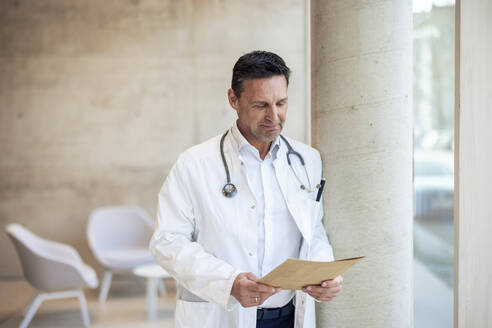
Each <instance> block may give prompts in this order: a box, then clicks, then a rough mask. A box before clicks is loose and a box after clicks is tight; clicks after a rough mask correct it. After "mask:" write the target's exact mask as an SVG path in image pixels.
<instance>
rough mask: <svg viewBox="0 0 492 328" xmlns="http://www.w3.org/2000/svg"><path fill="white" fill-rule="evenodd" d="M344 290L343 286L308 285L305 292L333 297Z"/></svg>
mask: <svg viewBox="0 0 492 328" xmlns="http://www.w3.org/2000/svg"><path fill="white" fill-rule="evenodd" d="M341 290H342V286H338V287H331V288H328V287H319V286H307V287H305V288H304V289H303V291H304V292H306V293H308V294H309V295H311V296H313V295H315V296H330V297H333V296H335V295H336V294H338V293H339V292H340V291H341Z"/></svg>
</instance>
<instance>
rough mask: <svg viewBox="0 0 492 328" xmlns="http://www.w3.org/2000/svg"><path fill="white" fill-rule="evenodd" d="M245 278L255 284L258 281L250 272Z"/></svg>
mask: <svg viewBox="0 0 492 328" xmlns="http://www.w3.org/2000/svg"><path fill="white" fill-rule="evenodd" d="M245 277H246V278H248V279H249V280H252V281H255V282H256V281H257V280H258V277H257V276H255V275H254V273H252V272H248V273H246V275H245Z"/></svg>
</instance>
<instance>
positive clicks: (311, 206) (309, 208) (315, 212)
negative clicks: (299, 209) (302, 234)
mask: <svg viewBox="0 0 492 328" xmlns="http://www.w3.org/2000/svg"><path fill="white" fill-rule="evenodd" d="M306 203H307V205H306V214H307V217H308V218H309V219H310V220H311V226H313V227H314V226H315V225H316V222H318V221H319V220H321V217H322V216H323V208H322V203H321V201H319V202H317V201H315V200H312V199H310V198H308V199H307V200H306Z"/></svg>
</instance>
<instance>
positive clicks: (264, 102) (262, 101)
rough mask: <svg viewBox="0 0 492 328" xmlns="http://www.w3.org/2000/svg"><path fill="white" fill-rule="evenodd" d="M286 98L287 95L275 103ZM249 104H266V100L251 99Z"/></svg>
mask: <svg viewBox="0 0 492 328" xmlns="http://www.w3.org/2000/svg"><path fill="white" fill-rule="evenodd" d="M287 99H288V98H287V97H285V98H282V99H280V100H279V101H277V103H279V102H282V101H287ZM251 104H260V105H263V104H268V101H264V100H254V101H252V102H251Z"/></svg>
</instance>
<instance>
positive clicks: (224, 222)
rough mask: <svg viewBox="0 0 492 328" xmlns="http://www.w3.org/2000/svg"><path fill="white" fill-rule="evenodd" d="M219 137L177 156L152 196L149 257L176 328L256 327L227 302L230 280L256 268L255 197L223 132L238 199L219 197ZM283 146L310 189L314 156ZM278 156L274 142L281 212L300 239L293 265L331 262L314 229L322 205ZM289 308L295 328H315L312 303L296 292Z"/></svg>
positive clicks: (316, 165) (321, 234)
mask: <svg viewBox="0 0 492 328" xmlns="http://www.w3.org/2000/svg"><path fill="white" fill-rule="evenodd" d="M220 137H221V136H217V137H214V138H212V139H210V140H208V141H206V142H204V143H202V144H200V145H197V146H194V147H192V148H190V149H188V150H187V151H185V152H184V153H183V154H181V156H180V157H179V158H178V160H177V162H176V164H175V165H174V166H173V168H172V169H171V171H170V173H169V175H168V177H167V179H166V181H165V183H164V185H163V187H162V189H161V191H160V193H159V204H158V209H157V222H156V229H155V232H154V235H153V237H152V240H151V243H150V250H151V252H152V254H153V255H154V257H155V259H156V260H157V262H158V263H159V264H160V265H161V266H162V267H163V268H164V269H166V270H167V271H168V272H169V273H170V274H171V275H172V276H173V277H174V278H175V279H176V281H177V285H178V286H177V295H176V298H177V300H176V311H175V326H176V327H211V328H220V327H224V328H251V327H255V326H256V307H249V308H243V307H242V306H241V305H240V304H239V302H237V301H236V300H235V299H234V297H230V292H231V288H232V284H233V282H234V279H235V277H236V276H237V274H239V273H240V272H249V271H254V268H256V267H257V266H258V259H257V240H258V239H257V231H256V229H257V222H256V220H257V217H256V215H255V213H254V211H253V210H252V209H251V205H252V204H255V196H254V195H253V193H252V192H251V189H250V188H249V186H248V182H247V177H246V170H245V167H244V166H243V165H241V162H242V159H241V156H240V154H239V152H238V147H237V144H236V142H235V140H234V138H233V137H231V133H230V132H229V133H228V135H227V137H226V139H225V142H224V154H225V158H226V160H227V164H228V166H229V171H230V174H231V182H232V183H234V184H235V185H236V187H237V189H238V193H237V195H236V196H235V197H233V198H226V197H224V196H223V195H222V192H221V191H222V187H223V186H224V184H225V182H226V175H225V171H224V166H223V164H222V160H221V157H220V151H219V149H220V148H219V142H220ZM288 140H289V142H290V144H291V145H292V147H293V148H294V150H295V151H297V152H299V153H300V154H301V155H302V156H303V157H304V160H305V163H306V169H307V172H308V174H309V178H310V181H311V184H313V185H315V184H317V183H318V182H319V181H320V179H321V158H320V155H319V152H318V151H316V150H315V149H313V148H311V147H309V146H307V145H305V144H302V143H300V142H296V141H294V140H291V139H288ZM286 153H287V146H286V144H285V142H283V141H282V140H281V141H280V148H279V150H278V152H277V158H276V159H275V161H274V162H273V164H274V167H275V174H276V175H277V179H278V182H279V185H280V189H281V191H282V193H283V196H284V197H285V199H286V202H287V206H288V209H289V211H290V213H291V214H292V217H293V218H294V220H295V222H296V224H297V227H298V228H299V230H300V232H301V234H302V236H303V240H302V245H301V248H300V258H301V259H310V260H320V261H332V260H333V252H332V248H331V246H330V244H329V242H328V238H327V236H326V232H325V230H324V228H323V225H322V222H321V219H322V216H323V209H322V206H321V204H322V202H316V201H315V200H314V198H315V197H316V195H315V194H316V192H313V193H311V194H308V193H307V192H306V191H304V190H301V189H300V185H299V182H298V181H297V180H296V178H295V176H294V174H293V172H292V171H291V169H290V167H289V165H288V163H287V159H286ZM291 160H292V165H293V168H294V169H295V170H296V172H297V174H298V176H299V177H300V178H301V179H302V181H303V183H307V182H305V180H304V179H306V178H305V173H304V169H303V168H302V166H301V164H300V162H299V160H298V159H297V158H296V157H295V156H291ZM312 187H313V186H312ZM295 307H296V312H295V323H296V324H295V327H296V328H301V327H304V328H311V327H315V323H316V321H315V315H314V299H313V298H312V297H310V296H309V295H307V294H305V293H304V292H302V291H297V292H296V302H295Z"/></svg>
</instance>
